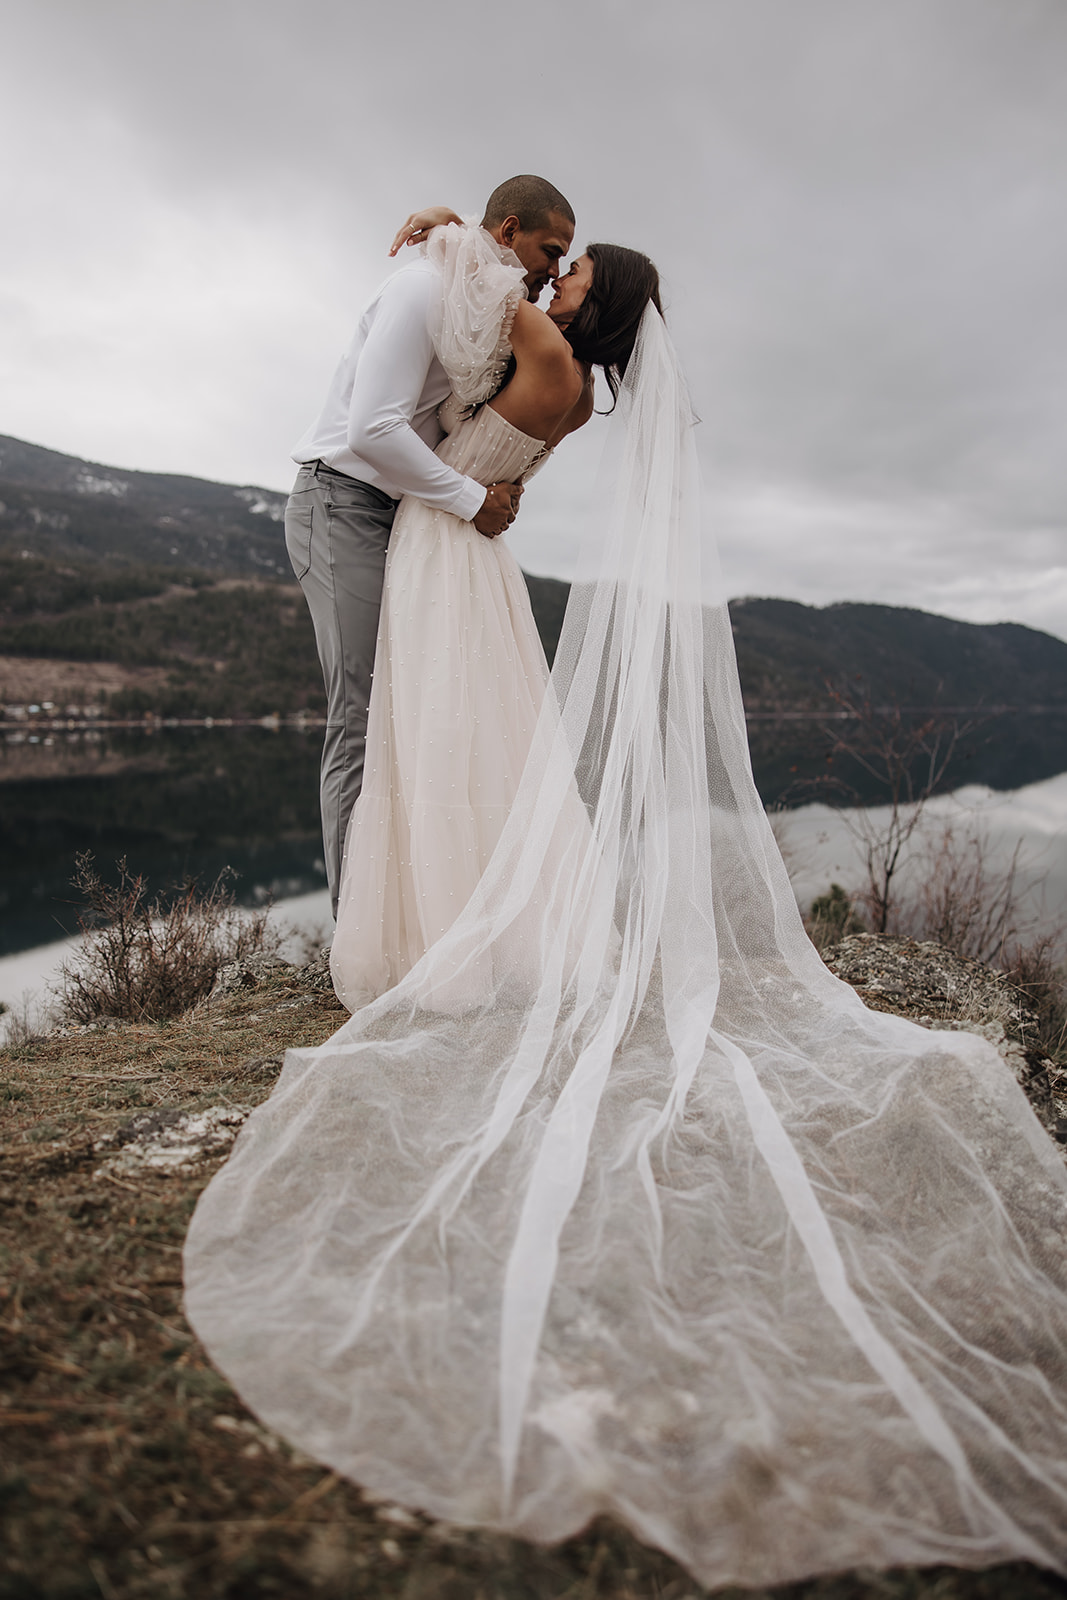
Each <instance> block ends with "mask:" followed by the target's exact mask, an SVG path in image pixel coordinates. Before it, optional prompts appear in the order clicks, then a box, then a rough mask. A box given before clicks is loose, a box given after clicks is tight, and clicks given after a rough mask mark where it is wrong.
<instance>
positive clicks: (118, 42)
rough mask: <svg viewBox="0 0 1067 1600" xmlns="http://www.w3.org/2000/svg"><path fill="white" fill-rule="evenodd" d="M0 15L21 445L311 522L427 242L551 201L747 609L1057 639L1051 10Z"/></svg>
mask: <svg viewBox="0 0 1067 1600" xmlns="http://www.w3.org/2000/svg"><path fill="white" fill-rule="evenodd" d="M6 10H7V21H6V25H5V39H4V52H3V63H2V65H0V105H2V109H0V137H2V138H3V148H4V150H5V161H4V164H3V169H2V170H3V175H2V177H0V205H2V212H0V215H2V218H3V232H4V247H3V250H2V252H0V432H6V433H11V434H15V435H17V436H18V437H20V438H26V439H30V440H33V441H34V442H36V443H39V444H43V445H47V446H50V447H52V448H55V449H59V450H65V451H69V452H71V453H74V454H78V455H84V456H87V457H90V458H92V459H96V460H99V461H104V462H108V463H115V464H117V465H119V466H124V467H130V468H135V467H139V468H145V469H159V470H167V471H176V472H189V473H193V474H197V475H200V476H204V477H212V478H219V479H223V480H227V481H231V482H254V483H261V484H266V485H269V486H271V487H274V488H286V487H288V483H289V481H290V477H291V471H290V465H289V462H288V451H289V448H290V446H291V445H292V442H293V441H294V440H295V439H296V437H297V436H298V435H299V434H300V433H301V432H302V431H303V428H304V426H305V425H306V423H307V422H308V421H309V420H310V418H311V416H312V415H313V414H314V413H315V412H316V411H317V410H318V407H319V405H320V403H321V399H322V396H323V393H324V391H325V387H326V383H327V381H328V378H329V375H330V371H331V369H332V366H333V363H334V360H335V358H336V356H337V354H338V352H339V350H340V348H341V346H342V345H343V344H344V343H345V342H346V341H347V339H348V337H349V335H350V332H351V329H352V326H353V324H354V320H355V317H356V315H357V313H358V310H359V307H360V304H361V302H362V301H363V299H365V298H366V296H367V295H369V294H370V293H371V292H372V290H373V289H374V287H375V285H376V284H377V282H378V281H379V279H380V278H381V277H382V276H383V275H384V274H385V273H386V272H387V271H388V270H389V268H388V264H387V262H386V260H385V249H386V246H387V244H388V240H389V238H390V237H391V235H392V232H393V230H394V228H395V226H396V225H397V224H398V222H399V221H400V220H401V219H402V218H403V216H404V215H405V214H406V212H407V211H408V210H410V209H411V208H412V207H414V206H416V205H420V204H424V203H426V202H428V201H431V200H438V199H440V200H446V201H448V202H450V203H452V204H454V205H456V206H457V207H458V208H459V209H460V210H476V209H477V208H478V206H479V204H480V203H481V201H482V200H483V199H484V198H485V196H486V194H487V193H488V191H489V190H490V189H491V188H492V187H493V185H494V184H495V183H496V182H497V181H499V180H500V179H501V178H503V177H507V176H509V175H510V174H511V173H512V172H516V171H540V172H543V173H544V174H545V175H546V176H548V177H550V178H552V180H553V181H554V182H556V183H558V184H559V186H560V187H561V188H562V189H563V190H564V192H565V193H567V194H568V195H569V196H570V198H571V200H572V202H573V204H574V206H575V210H576V211H577V213H578V236H577V240H576V243H578V244H579V245H580V244H581V243H584V242H585V241H586V240H588V239H598V238H600V239H603V238H606V239H615V240H618V241H619V242H621V243H627V244H633V245H637V246H639V247H641V248H644V249H647V250H648V251H649V253H650V254H652V255H653V256H654V257H655V258H656V260H657V262H658V263H659V265H660V268H661V271H662V272H663V275H664V278H665V280H666V285H667V295H668V301H669V320H670V323H671V327H672V330H673V333H674V336H675V339H676V341H677V343H678V345H679V348H680V349H681V351H682V353H683V358H684V360H685V364H686V367H687V370H688V372H689V376H690V382H691V386H692V390H693V395H694V401H695V403H696V407H697V410H698V411H699V412H700V414H701V417H702V419H703V421H702V425H701V428H700V430H699V434H700V440H701V451H702V457H703V464H704V474H705V480H706V484H707V498H708V510H709V518H710V519H711V520H712V522H713V523H714V525H715V526H716V527H717V528H718V531H719V537H720V543H721V547H722V554H723V566H724V572H725V579H726V585H727V588H728V590H729V592H730V593H732V594H778V595H785V596H790V597H794V598H797V599H803V600H807V601H816V602H820V603H821V602H825V601H829V600H842V599H866V600H885V601H887V602H891V603H893V604H908V605H916V606H921V607H924V608H926V609H928V610H935V611H944V612H947V613H949V614H951V615H955V616H960V617H965V618H969V619H972V620H977V621H995V620H1001V619H1011V620H1016V621H1021V622H1027V623H1030V624H1031V625H1033V626H1036V627H1041V628H1045V629H1048V630H1049V631H1051V632H1055V633H1058V634H1060V635H1061V636H1063V637H1067V535H1065V526H1064V524H1065V506H1067V450H1065V448H1064V433H1065V423H1067V296H1065V292H1064V285H1065V284H1067V207H1065V205H1064V194H1065V192H1067V189H1065V180H1067V94H1065V93H1064V85H1065V84H1067V5H1065V4H1064V3H1063V0H694V3H687V0H659V3H658V4H656V5H655V6H650V5H648V4H647V3H640V4H639V3H637V0H546V3H542V4H540V5H538V6H514V5H508V4H502V3H501V0H453V3H452V4H450V5H448V6H442V5H441V4H439V3H438V0H433V3H430V0H419V3H407V4H405V3H404V0H390V3H386V0H383V3H382V4H381V5H380V6H377V7H374V8H371V7H369V6H368V5H366V4H365V3H358V4H354V3H353V0H303V3H301V4H299V5H295V4H294V5H286V4H278V3H275V0H210V3H204V0H93V3H92V4H86V3H85V0H69V3H67V0H15V3H14V4H13V5H12V4H11V3H10V0H9V5H8V7H7V8H6ZM587 432H588V433H591V432H592V430H587ZM596 453H597V441H596V439H595V437H593V438H583V439H581V440H574V441H569V442H568V444H567V445H566V447H565V448H564V450H562V451H560V453H559V457H558V459H557V460H556V461H555V462H553V463H552V464H551V466H550V469H549V470H548V471H547V472H546V473H544V474H543V475H542V477H541V478H540V479H539V480H538V482H537V483H536V484H535V485H533V486H531V489H530V491H529V493H528V495H527V497H526V501H525V503H524V509H523V515H522V517H521V519H520V522H519V523H518V524H517V525H516V530H515V532H514V537H513V542H514V544H515V546H516V549H517V551H518V553H519V555H520V557H521V559H522V560H523V561H524V563H525V565H526V566H527V567H529V568H530V569H531V570H533V571H539V572H556V573H560V574H562V575H566V574H567V572H568V570H569V563H570V560H571V552H572V548H573V534H572V530H573V529H574V528H575V526H576V525H577V524H578V520H579V519H580V516H581V508H582V505H583V503H584V502H585V501H586V500H587V498H588V495H589V493H590V484H591V482H592V475H593V470H594V464H595V457H596Z"/></svg>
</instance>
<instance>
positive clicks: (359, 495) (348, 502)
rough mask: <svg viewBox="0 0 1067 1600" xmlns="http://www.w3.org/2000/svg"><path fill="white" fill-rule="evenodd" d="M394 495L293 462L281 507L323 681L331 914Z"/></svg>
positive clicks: (323, 790)
mask: <svg viewBox="0 0 1067 1600" xmlns="http://www.w3.org/2000/svg"><path fill="white" fill-rule="evenodd" d="M398 503H399V502H398V501H396V500H393V499H392V498H391V497H390V496H389V495H387V494H383V493H382V491H381V490H380V489H374V488H372V487H371V485H370V484H369V483H361V482H360V481H359V480H358V479H357V478H350V477H349V476H348V475H347V473H344V472H335V471H334V470H333V469H332V468H331V467H325V466H323V464H322V462H321V461H315V462H312V463H311V465H310V466H306V467H301V469H300V472H299V474H298V475H297V480H296V483H295V484H294V485H293V492H292V494H291V495H290V496H289V500H288V503H287V505H286V508H285V545H286V549H287V550H288V552H289V560H290V561H291V562H292V564H293V571H294V572H295V573H296V576H297V579H298V581H299V583H300V587H301V588H302V589H303V591H304V598H305V599H306V601H307V603H308V610H309V611H310V612H311V620H312V623H313V624H314V627H315V641H316V643H317V645H318V647H319V660H320V662H321V663H322V677H323V681H324V683H325V685H326V740H325V743H324V744H323V747H322V769H321V773H320V787H319V797H320V804H321V807H322V846H323V851H324V855H325V861H326V879H327V882H328V883H329V886H330V900H331V902H332V904H333V909H334V915H335V916H336V914H337V891H338V888H339V887H340V882H341V857H342V853H343V851H344V842H345V829H346V828H347V826H348V818H349V814H350V812H351V810H352V807H353V806H354V805H355V803H356V797H357V795H358V794H359V791H360V789H361V787H362V784H363V757H364V750H365V747H366V742H367V707H368V706H369V704H370V688H371V677H372V676H373V673H374V647H375V644H376V642H377V638H378V613H379V611H380V610H381V604H382V583H383V580H384V577H385V552H386V547H387V546H388V543H389V532H390V529H391V528H392V526H393V518H394V516H395V515H396V508H397V505H398Z"/></svg>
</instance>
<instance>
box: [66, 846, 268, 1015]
mask: <svg viewBox="0 0 1067 1600" xmlns="http://www.w3.org/2000/svg"><path fill="white" fill-rule="evenodd" d="M117 865H118V882H117V883H116V884H110V883H105V882H104V881H103V880H102V879H101V878H100V876H99V874H98V873H97V871H96V870H95V867H94V865H93V857H92V855H91V854H90V853H88V852H86V853H84V854H81V855H79V856H77V857H76V870H75V875H74V879H73V883H74V886H75V888H77V889H78V890H80V892H81V894H82V895H83V896H84V899H85V901H86V907H85V909H84V911H82V912H81V914H80V915H79V918H78V924H79V927H80V929H81V932H82V934H83V942H82V945H81V948H80V950H79V951H78V954H77V956H76V957H75V958H74V959H73V960H72V961H70V962H69V963H66V964H64V966H63V967H62V968H61V969H60V985H61V986H60V990H59V998H60V1005H61V1009H62V1012H63V1015H64V1017H65V1018H66V1020H68V1021H70V1022H81V1023H85V1022H95V1021H96V1020H97V1019H98V1018H102V1017H119V1018H124V1019H126V1020H129V1021H144V1020H153V1021H155V1020H159V1019H161V1018H164V1017H175V1016H178V1015H180V1014H181V1013H182V1012H183V1011H187V1010H188V1009H189V1007H190V1006H193V1005H195V1004H196V1002H197V1001H198V1000H202V999H203V998H204V996H205V995H206V994H208V992H209V991H210V989H211V986H212V984H213V983H214V981H215V977H216V974H217V973H218V970H219V968H220V967H221V966H222V965H223V964H224V963H225V962H228V961H239V960H241V959H243V958H245V957H248V956H251V955H258V954H271V953H273V952H274V951H275V950H276V949H277V946H278V944H279V942H280V940H279V936H278V935H277V934H276V933H275V932H274V931H273V930H271V929H270V928H269V926H268V924H267V909H268V908H264V909H263V910H261V911H257V912H254V913H250V912H247V911H243V910H240V909H239V908H238V907H237V905H236V904H235V902H234V896H233V889H232V887H231V884H232V877H233V874H232V873H230V872H229V871H226V872H223V873H222V874H220V876H219V877H218V878H217V879H216V880H215V882H214V883H213V884H212V885H211V887H210V888H208V889H206V890H202V889H201V888H200V887H199V885H198V884H197V883H196V882H195V881H189V882H187V883H185V884H183V885H182V886H181V887H180V888H179V889H177V890H176V891H175V892H174V893H173V894H172V895H169V896H162V895H156V896H150V895H149V892H148V885H147V883H146V881H145V879H144V877H142V876H139V875H134V874H133V873H131V872H130V870H129V868H128V867H127V865H126V858H125V857H123V859H122V860H121V861H120V862H118V864H117Z"/></svg>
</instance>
